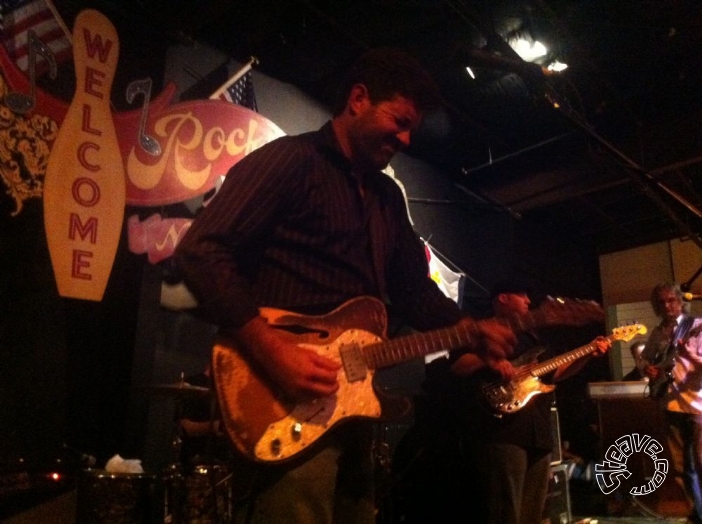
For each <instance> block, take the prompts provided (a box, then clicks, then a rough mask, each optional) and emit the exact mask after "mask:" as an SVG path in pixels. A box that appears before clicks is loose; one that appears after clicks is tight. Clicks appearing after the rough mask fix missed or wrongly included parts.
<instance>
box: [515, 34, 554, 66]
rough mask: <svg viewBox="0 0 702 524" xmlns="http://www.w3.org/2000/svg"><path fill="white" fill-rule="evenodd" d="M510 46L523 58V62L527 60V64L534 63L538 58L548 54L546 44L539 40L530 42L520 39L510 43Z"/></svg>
mask: <svg viewBox="0 0 702 524" xmlns="http://www.w3.org/2000/svg"><path fill="white" fill-rule="evenodd" d="M509 45H510V47H511V48H512V49H514V51H515V52H516V53H517V54H518V55H519V56H520V57H521V58H522V60H526V61H527V62H533V61H534V60H536V59H537V58H541V57H542V56H546V54H547V52H548V51H547V49H546V46H544V44H542V43H541V42H539V41H538V40H534V41H533V42H529V41H528V40H525V39H524V38H518V39H516V40H512V41H510V43H509Z"/></svg>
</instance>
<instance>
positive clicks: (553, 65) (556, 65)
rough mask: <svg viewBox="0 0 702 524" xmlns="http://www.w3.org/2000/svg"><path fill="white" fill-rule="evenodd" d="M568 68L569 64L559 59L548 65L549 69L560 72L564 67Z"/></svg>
mask: <svg viewBox="0 0 702 524" xmlns="http://www.w3.org/2000/svg"><path fill="white" fill-rule="evenodd" d="M567 68H568V64H564V63H563V62H559V61H558V60H554V61H553V62H551V63H550V64H549V65H548V68H547V69H548V70H549V71H553V72H554V73H560V72H561V71H563V70H564V69H567Z"/></svg>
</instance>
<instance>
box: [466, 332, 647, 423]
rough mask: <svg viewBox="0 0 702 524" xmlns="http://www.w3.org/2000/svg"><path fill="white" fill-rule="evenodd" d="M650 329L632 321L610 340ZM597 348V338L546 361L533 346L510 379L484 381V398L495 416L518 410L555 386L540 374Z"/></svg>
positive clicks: (539, 349) (513, 362)
mask: <svg viewBox="0 0 702 524" xmlns="http://www.w3.org/2000/svg"><path fill="white" fill-rule="evenodd" d="M646 332H647V329H646V326H644V325H643V324H632V325H630V326H622V327H618V328H615V329H613V330H612V334H611V335H609V336H607V339H608V340H609V341H610V342H612V341H615V340H623V341H625V342H628V341H629V340H631V339H633V338H634V337H635V336H636V335H644V334H646ZM596 350H597V345H596V344H595V341H592V342H590V343H589V344H585V345H584V346H581V347H579V348H576V349H573V350H571V351H568V352H567V353H564V354H562V355H559V356H557V357H555V358H552V359H549V360H546V361H544V362H536V359H537V357H538V356H539V354H541V353H543V349H541V348H534V350H532V351H527V352H526V353H524V354H523V355H520V356H519V357H518V358H516V359H514V360H513V361H512V365H514V366H515V367H516V368H517V370H516V374H515V376H514V378H513V379H512V380H509V381H499V382H492V383H488V384H484V385H483V386H482V387H481V388H480V393H479V394H480V395H482V397H483V398H482V400H483V401H484V402H485V404H487V406H488V408H489V409H490V410H492V412H493V413H494V414H495V415H496V416H502V415H504V414H508V413H515V412H517V411H519V410H520V409H522V408H523V407H524V406H526V405H527V403H528V402H529V400H531V398H532V397H533V396H534V395H538V394H540V393H550V392H551V391H553V390H554V389H555V388H556V386H555V385H553V384H544V383H543V382H542V381H541V379H540V378H539V377H541V376H542V375H545V374H547V373H550V372H552V371H555V370H556V369H558V368H559V367H560V366H562V365H563V364H566V363H568V362H572V361H574V360H578V359H580V358H582V357H584V356H586V355H589V354H590V353H593V352H594V351H596Z"/></svg>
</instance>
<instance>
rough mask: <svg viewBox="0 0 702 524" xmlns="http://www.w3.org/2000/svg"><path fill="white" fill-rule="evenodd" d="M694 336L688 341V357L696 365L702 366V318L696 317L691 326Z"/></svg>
mask: <svg viewBox="0 0 702 524" xmlns="http://www.w3.org/2000/svg"><path fill="white" fill-rule="evenodd" d="M690 330H691V333H692V335H693V336H691V337H690V339H689V340H688V341H687V344H686V347H687V355H686V356H687V358H688V359H689V360H690V361H691V362H693V363H694V365H695V366H696V367H702V333H700V331H702V318H696V319H695V320H694V322H693V324H692V327H691V328H690Z"/></svg>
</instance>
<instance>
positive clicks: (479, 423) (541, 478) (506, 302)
mask: <svg viewBox="0 0 702 524" xmlns="http://www.w3.org/2000/svg"><path fill="white" fill-rule="evenodd" d="M490 296H491V305H492V310H493V313H494V315H495V317H496V318H509V317H514V316H523V315H524V314H526V313H527V312H528V311H529V306H530V304H531V299H530V297H529V286H528V284H527V283H526V282H523V281H521V280H520V279H515V278H512V279H506V280H502V281H499V282H497V283H496V284H495V285H494V286H493V287H492V289H491V293H490ZM593 344H595V345H596V349H595V351H594V352H592V353H590V354H589V355H587V356H584V357H582V358H580V359H577V360H572V361H570V362H567V363H564V364H562V365H560V366H559V367H558V368H557V369H555V370H554V372H553V373H551V374H550V376H545V377H542V379H543V381H544V382H546V383H553V382H558V381H560V380H563V379H565V378H567V377H570V376H572V375H573V374H575V373H576V372H578V371H579V370H580V369H582V367H583V366H584V365H585V364H586V363H587V362H588V360H589V359H590V358H591V357H592V356H593V355H602V354H604V353H606V352H607V350H608V349H609V347H610V342H609V340H608V339H606V338H604V337H598V338H597V339H596V340H595V341H593ZM537 356H538V357H537ZM554 356H555V355H554V354H553V352H552V351H551V350H550V349H549V348H548V346H547V345H545V344H544V342H543V341H542V340H541V339H540V337H539V335H538V334H537V333H536V332H533V331H526V332H523V333H520V334H519V335H518V343H517V346H516V347H515V349H514V353H513V358H512V359H511V360H509V361H503V362H502V363H501V365H502V369H501V373H499V374H498V373H496V372H495V369H493V368H491V367H490V366H488V365H487V364H486V362H485V361H484V360H483V359H482V358H481V357H480V356H479V355H472V354H469V353H463V354H461V353H460V352H455V353H452V354H451V356H450V358H449V364H448V373H447V374H446V376H444V377H441V378H438V377H437V376H433V377H432V374H435V372H434V373H432V371H429V370H428V372H427V373H428V377H431V378H430V380H432V381H434V382H436V381H437V380H442V381H444V380H446V381H449V382H450V383H451V384H452V385H451V388H450V389H449V392H448V395H451V396H453V398H452V399H449V400H448V402H449V403H450V405H451V407H450V408H449V409H448V413H447V414H444V417H452V418H453V420H452V421H451V422H450V424H451V426H452V427H453V431H454V432H455V438H456V439H457V441H458V444H457V445H456V446H453V447H452V448H453V449H457V450H458V453H460V454H461V455H462V458H461V457H454V458H453V460H454V461H461V462H462V466H461V467H462V468H463V469H464V473H463V476H467V477H469V478H470V479H471V483H472V484H473V485H474V486H475V489H474V490H473V492H472V493H473V496H472V497H471V496H469V495H468V493H466V492H464V493H463V494H460V493H458V494H454V495H452V498H453V501H451V502H450V504H451V505H452V506H454V508H456V511H455V513H456V514H466V513H468V514H470V515H471V522H476V523H485V524H540V523H541V522H542V520H543V512H544V506H545V503H546V497H547V493H548V483H549V478H550V464H551V453H552V450H553V445H554V442H553V430H552V427H551V426H552V419H551V407H552V406H553V405H554V404H555V399H554V395H553V394H552V393H540V394H536V395H534V396H532V397H531V398H530V399H529V400H528V401H527V402H526V404H524V405H523V406H522V407H521V408H520V409H518V410H517V411H515V412H512V413H506V414H499V413H497V412H496V411H494V410H493V409H492V406H491V405H490V404H489V402H486V398H485V396H484V393H483V388H484V387H485V386H488V385H498V384H501V383H505V384H506V383H507V382H508V381H509V380H511V379H514V380H521V379H519V378H518V377H517V378H515V376H516V372H517V371H518V369H519V367H520V366H523V365H526V364H528V363H530V362H534V361H536V360H537V358H538V361H539V362H541V361H544V360H546V359H549V358H553V357H554ZM430 366H431V365H430ZM505 378H507V380H505ZM522 378H523V377H522ZM526 391H527V392H530V393H531V392H533V391H534V390H531V389H528V388H527V390H526ZM444 395H446V393H444ZM522 400H524V399H522ZM455 521H456V522H459V521H461V520H455Z"/></svg>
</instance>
